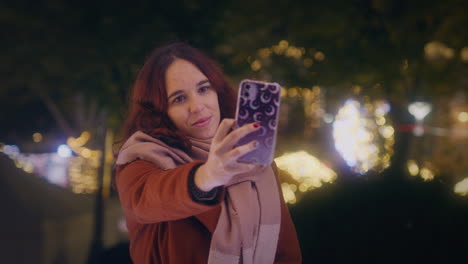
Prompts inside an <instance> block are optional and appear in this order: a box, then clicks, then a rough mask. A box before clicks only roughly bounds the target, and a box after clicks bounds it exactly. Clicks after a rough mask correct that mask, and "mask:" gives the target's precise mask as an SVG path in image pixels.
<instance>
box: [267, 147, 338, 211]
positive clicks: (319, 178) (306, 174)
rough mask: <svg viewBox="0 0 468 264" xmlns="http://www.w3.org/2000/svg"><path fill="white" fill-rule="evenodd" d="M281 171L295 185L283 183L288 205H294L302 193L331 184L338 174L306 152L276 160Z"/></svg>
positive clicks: (283, 156)
mask: <svg viewBox="0 0 468 264" xmlns="http://www.w3.org/2000/svg"><path fill="white" fill-rule="evenodd" d="M275 162H276V165H277V166H278V168H279V169H281V170H283V171H285V172H287V173H288V174H289V175H291V177H292V178H293V179H294V181H295V183H287V182H283V183H282V184H281V189H282V191H283V196H284V199H285V201H286V202H287V203H290V204H294V203H296V202H297V200H298V197H297V195H298V191H299V192H301V193H304V192H307V191H310V190H313V189H315V188H320V187H321V186H322V185H323V183H331V182H333V181H334V180H335V179H336V173H335V172H334V171H333V170H332V169H330V168H328V167H327V166H326V165H324V164H323V163H322V162H321V161H320V160H318V159H317V158H316V157H314V156H312V155H310V154H308V153H307V152H305V151H299V152H294V153H286V154H284V155H282V156H280V157H278V158H275Z"/></svg>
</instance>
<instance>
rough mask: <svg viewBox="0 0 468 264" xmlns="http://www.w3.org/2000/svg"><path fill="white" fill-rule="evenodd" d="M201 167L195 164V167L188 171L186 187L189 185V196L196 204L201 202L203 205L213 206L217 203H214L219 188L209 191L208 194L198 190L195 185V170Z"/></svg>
mask: <svg viewBox="0 0 468 264" xmlns="http://www.w3.org/2000/svg"><path fill="white" fill-rule="evenodd" d="M201 165H203V164H202V163H201V164H197V165H195V166H194V167H193V168H192V170H191V171H190V175H189V178H188V185H189V192H190V195H191V197H192V199H193V200H194V201H196V202H202V203H205V204H215V203H216V202H217V201H216V199H215V198H216V197H217V195H218V191H219V187H217V188H214V189H213V190H211V191H209V192H204V191H202V190H200V189H199V188H198V187H197V185H195V172H196V171H197V169H198V168H199V167H200V166H201Z"/></svg>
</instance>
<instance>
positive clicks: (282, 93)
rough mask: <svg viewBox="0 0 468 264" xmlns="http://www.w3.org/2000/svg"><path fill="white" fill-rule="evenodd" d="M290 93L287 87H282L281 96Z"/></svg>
mask: <svg viewBox="0 0 468 264" xmlns="http://www.w3.org/2000/svg"><path fill="white" fill-rule="evenodd" d="M287 94H288V90H287V89H286V88H281V97H285V96H286V95H287Z"/></svg>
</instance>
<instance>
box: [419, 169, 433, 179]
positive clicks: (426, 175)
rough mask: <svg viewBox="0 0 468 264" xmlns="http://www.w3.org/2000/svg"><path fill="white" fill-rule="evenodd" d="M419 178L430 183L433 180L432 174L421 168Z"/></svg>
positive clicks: (428, 170)
mask: <svg viewBox="0 0 468 264" xmlns="http://www.w3.org/2000/svg"><path fill="white" fill-rule="evenodd" d="M421 178H423V179H424V180H425V181H430V180H433V179H434V173H433V172H432V171H431V170H430V169H428V168H421Z"/></svg>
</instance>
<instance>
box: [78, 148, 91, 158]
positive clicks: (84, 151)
mask: <svg viewBox="0 0 468 264" xmlns="http://www.w3.org/2000/svg"><path fill="white" fill-rule="evenodd" d="M80 155H81V156H83V158H91V150H89V149H87V148H83V149H82V150H81V153H80Z"/></svg>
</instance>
